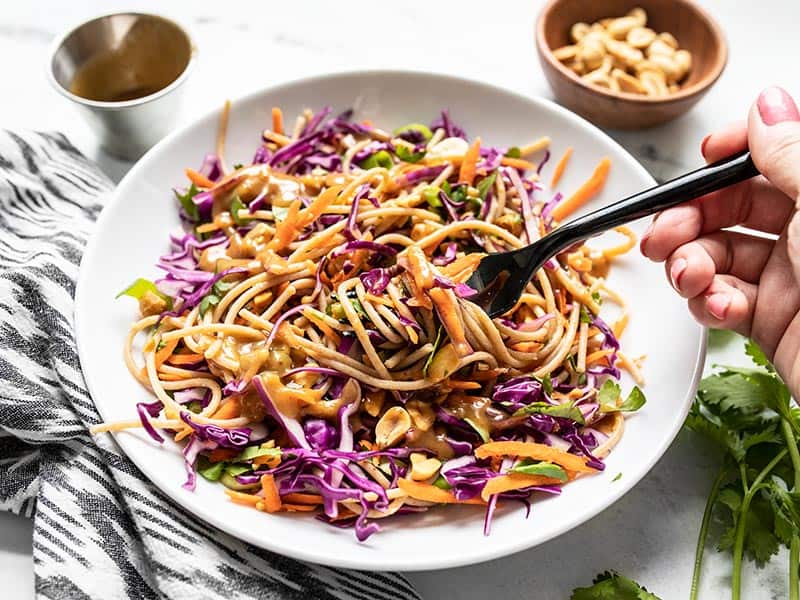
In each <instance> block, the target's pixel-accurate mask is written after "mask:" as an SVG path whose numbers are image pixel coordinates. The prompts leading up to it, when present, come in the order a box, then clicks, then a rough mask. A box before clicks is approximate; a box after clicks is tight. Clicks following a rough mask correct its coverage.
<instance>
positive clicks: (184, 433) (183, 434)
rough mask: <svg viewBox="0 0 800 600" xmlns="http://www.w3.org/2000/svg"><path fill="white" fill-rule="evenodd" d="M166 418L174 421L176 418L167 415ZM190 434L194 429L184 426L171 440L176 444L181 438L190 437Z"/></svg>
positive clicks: (175, 416)
mask: <svg viewBox="0 0 800 600" xmlns="http://www.w3.org/2000/svg"><path fill="white" fill-rule="evenodd" d="M168 418H172V419H175V418H177V415H168ZM192 432H194V429H192V428H191V427H189V426H188V425H186V426H185V427H184V428H183V429H181V430H180V431H179V432H178V433H176V434H175V437H174V438H172V439H173V440H175V441H176V442H180V441H181V440H182V439H183V438H187V437H189V436H190V435H192Z"/></svg>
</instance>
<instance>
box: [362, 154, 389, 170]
mask: <svg viewBox="0 0 800 600" xmlns="http://www.w3.org/2000/svg"><path fill="white" fill-rule="evenodd" d="M393 164H394V161H393V160H392V155H391V154H389V153H388V152H387V151H386V150H378V151H377V152H376V153H375V154H372V155H370V156H368V157H367V158H365V159H364V160H362V161H361V162H360V163H359V164H358V166H359V167H361V168H362V169H374V168H375V167H383V168H384V169H391V168H392V165H393Z"/></svg>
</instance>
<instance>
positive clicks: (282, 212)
mask: <svg viewBox="0 0 800 600" xmlns="http://www.w3.org/2000/svg"><path fill="white" fill-rule="evenodd" d="M288 214H289V207H288V206H275V205H274V204H273V205H272V216H273V217H274V218H275V221H277V222H278V223H282V222H283V221H285V220H286V216H287V215H288Z"/></svg>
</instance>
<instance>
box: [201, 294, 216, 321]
mask: <svg viewBox="0 0 800 600" xmlns="http://www.w3.org/2000/svg"><path fill="white" fill-rule="evenodd" d="M219 301H220V297H219V296H217V295H216V294H208V295H206V296H204V297H203V299H202V300H201V301H200V316H201V317H204V316H205V314H206V313H207V312H208V310H209V309H210V308H211V307H212V306H216V305H217V304H219Z"/></svg>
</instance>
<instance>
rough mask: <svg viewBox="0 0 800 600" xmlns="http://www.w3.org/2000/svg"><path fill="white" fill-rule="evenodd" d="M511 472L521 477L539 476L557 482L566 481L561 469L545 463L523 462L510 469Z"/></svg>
mask: <svg viewBox="0 0 800 600" xmlns="http://www.w3.org/2000/svg"><path fill="white" fill-rule="evenodd" d="M511 472H512V473H522V474H523V475H541V476H542V477H550V478H551V479H558V480H559V481H566V480H567V479H568V477H567V472H566V471H565V470H564V469H563V467H561V466H559V465H556V464H553V463H551V462H545V461H542V462H538V461H532V460H523V461H521V462H520V464H518V465H517V466H516V467H514V468H512V469H511Z"/></svg>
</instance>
